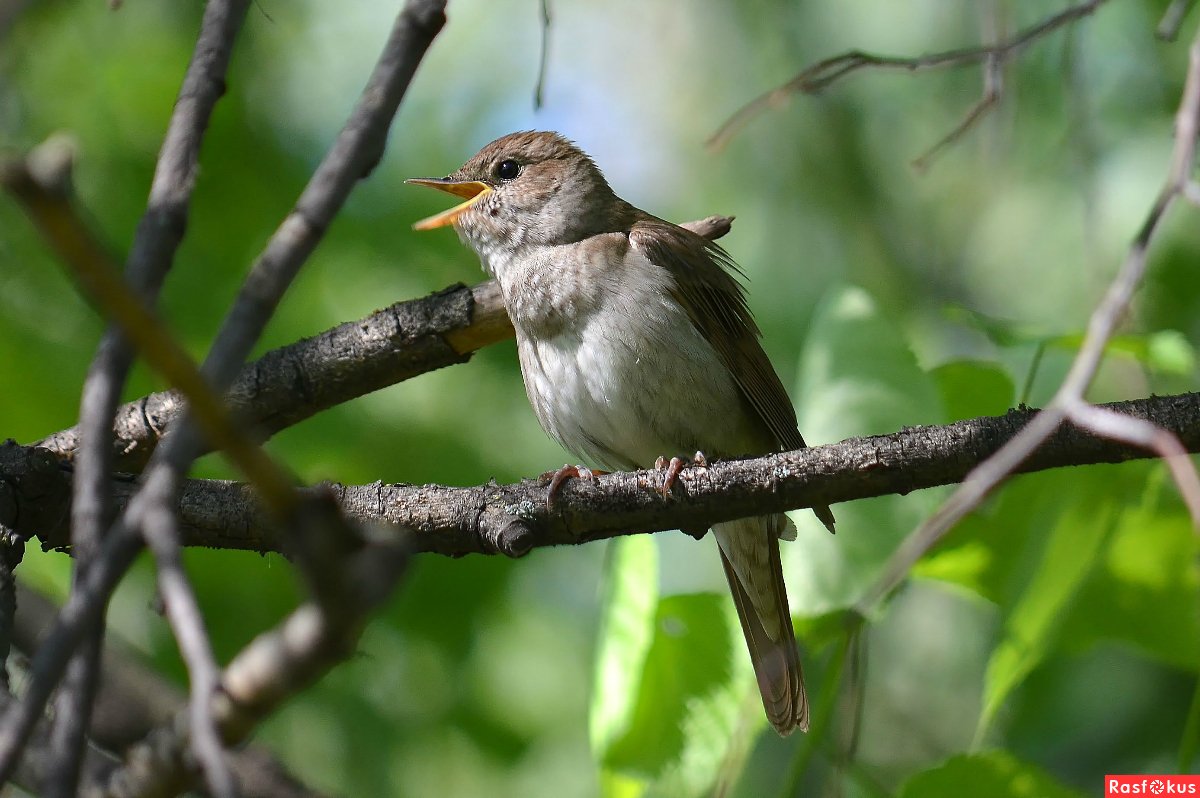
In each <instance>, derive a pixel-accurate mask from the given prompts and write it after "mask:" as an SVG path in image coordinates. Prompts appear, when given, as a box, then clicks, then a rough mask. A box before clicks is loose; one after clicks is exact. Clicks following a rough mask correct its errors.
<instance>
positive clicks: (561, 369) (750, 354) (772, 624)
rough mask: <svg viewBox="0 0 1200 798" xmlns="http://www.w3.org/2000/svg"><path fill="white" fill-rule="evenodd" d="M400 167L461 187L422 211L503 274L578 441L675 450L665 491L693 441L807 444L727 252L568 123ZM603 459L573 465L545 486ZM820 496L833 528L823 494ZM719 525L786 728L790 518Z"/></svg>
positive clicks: (793, 700)
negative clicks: (653, 210) (447, 167)
mask: <svg viewBox="0 0 1200 798" xmlns="http://www.w3.org/2000/svg"><path fill="white" fill-rule="evenodd" d="M407 182H409V183H413V184H416V185H421V186H427V187H430V188H435V189H439V190H441V191H444V192H448V193H450V194H454V195H456V196H458V197H461V198H462V199H463V200H464V201H463V202H461V203H460V204H458V205H457V206H455V207H453V208H451V209H449V210H447V211H444V212H442V213H439V214H436V215H434V216H431V217H429V218H426V219H423V220H421V221H419V222H417V223H416V224H414V225H413V227H414V228H416V229H418V230H430V229H435V228H439V227H446V226H453V228H454V230H455V231H456V232H457V233H458V236H459V238H460V239H461V240H462V241H463V243H465V244H466V245H467V246H468V247H470V248H471V249H473V250H474V251H475V253H476V254H477V255H478V256H479V260H480V262H481V265H482V266H483V269H484V270H485V271H486V272H488V273H489V274H490V275H492V276H493V277H494V278H495V279H496V281H497V282H498V283H499V285H500V289H501V293H502V294H503V297H504V303H505V307H506V308H507V310H508V315H509V317H510V318H511V320H512V324H513V328H514V329H515V330H516V339H517V352H518V355H519V359H520V363H521V375H522V378H523V380H524V383H525V390H526V393H527V395H528V397H529V402H530V404H531V405H532V407H533V411H534V414H535V415H536V416H537V419H538V421H539V422H540V424H541V426H542V428H543V429H544V430H545V431H546V432H547V433H548V434H549V435H550V437H552V438H553V439H554V440H556V441H557V442H558V443H559V444H560V445H561V446H562V447H563V448H564V449H566V450H567V451H568V452H570V453H571V455H572V456H574V457H577V458H581V459H583V460H584V461H586V462H587V463H589V464H590V465H591V466H593V467H596V468H601V469H606V470H609V471H618V470H626V471H627V470H636V469H643V468H651V467H655V468H659V469H662V468H664V467H665V469H666V474H665V477H664V483H663V486H664V495H665V492H666V491H668V490H669V489H670V487H671V485H672V483H673V482H674V479H675V477H676V476H678V474H679V473H680V470H681V469H682V468H683V467H685V466H686V465H687V462H686V461H685V460H684V459H683V456H685V455H687V454H688V453H692V452H694V453H695V455H694V461H695V462H696V463H697V464H703V463H705V462H707V458H718V459H720V458H734V457H744V456H754V455H763V454H767V453H770V452H775V451H787V450H793V449H800V448H802V447H804V446H805V443H804V439H803V438H802V437H801V435H800V432H799V430H798V428H797V421H796V411H795V409H794V408H793V406H792V403H791V400H790V399H789V397H788V394H787V391H786V390H785V389H784V387H783V383H782V382H781V381H780V379H779V376H778V374H776V372H775V370H774V368H773V367H772V366H771V363H770V361H769V360H768V358H767V355H766V353H765V352H764V351H763V348H762V344H761V343H760V338H761V333H760V331H759V329H758V327H757V325H756V324H755V321H754V319H753V317H752V316H751V313H750V309H749V306H748V304H747V296H746V291H745V288H744V286H743V284H742V282H741V281H739V279H738V277H737V276H735V275H740V274H741V272H740V270H739V269H738V267H737V266H736V264H735V263H734V261H733V260H732V258H731V257H730V255H729V254H728V253H727V252H726V251H725V250H724V249H723V248H722V247H720V246H718V245H717V244H716V243H714V242H712V241H709V240H708V239H706V238H704V237H702V236H700V235H697V234H696V233H693V232H691V231H689V230H686V229H684V228H683V227H679V226H678V225H675V224H672V223H670V222H667V221H665V220H663V219H660V218H658V217H656V216H653V215H651V214H649V213H647V212H645V211H643V210H640V209H638V208H636V207H634V206H633V205H631V204H630V203H628V202H626V201H625V200H623V199H621V198H620V197H618V196H617V195H616V194H615V193H614V191H613V189H612V188H611V187H610V186H609V184H608V181H607V180H606V179H605V177H604V175H603V174H602V173H601V171H600V169H599V167H598V166H597V165H596V163H595V162H594V161H593V160H592V159H591V158H590V157H589V156H588V155H587V154H586V153H584V152H583V150H581V149H580V148H579V147H578V146H576V145H575V144H574V143H572V142H571V141H569V140H568V139H567V138H565V137H563V136H562V135H560V134H558V133H553V132H545V131H525V132H518V133H512V134H509V135H506V136H503V137H501V138H498V139H496V140H495V141H493V142H491V143H490V144H487V145H486V146H484V147H483V148H482V149H481V150H480V151H479V152H478V153H477V154H476V155H474V156H473V157H471V158H470V159H469V160H467V161H466V162H465V163H464V164H463V165H462V166H461V167H459V168H458V169H457V170H456V171H454V172H453V173H451V174H450V175H448V176H446V177H441V178H411V179H410V180H408V181H407ZM668 454H669V455H671V460H670V463H669V464H665V456H666V455H668ZM592 474H593V472H592V471H591V470H590V469H589V468H588V467H587V466H570V465H568V466H564V467H563V469H561V470H559V472H558V473H557V474H556V476H555V480H554V481H553V482H552V483H551V487H550V496H551V497H552V496H553V494H554V491H555V489H556V487H557V485H558V484H560V482H561V480H562V479H563V478H566V477H573V476H577V477H583V478H589V477H591V476H592ZM813 510H814V512H815V513H816V515H817V517H818V518H819V519H820V520H821V522H822V523H824V525H825V526H826V527H827V528H828V529H829V531H830V532H832V531H833V530H834V518H833V514H832V512H831V511H830V510H829V508H828V507H815V508H813ZM712 532H713V536H714V537H715V538H716V541H717V544H718V549H719V551H720V556H721V563H722V565H723V567H724V571H725V576H726V579H727V581H728V582H729V588H730V591H731V593H732V595H733V601H734V605H735V607H736V609H737V614H738V618H739V620H740V622H741V626H742V631H743V634H744V635H745V638H746V645H747V647H748V649H749V652H750V658H751V661H752V663H753V666H754V673H755V676H756V681H757V683H758V688H759V691H760V693H761V694H762V701H763V708H764V709H765V711H766V715H767V719H768V720H769V721H770V723H771V725H772V726H774V728H775V729H776V731H778V733H779V734H780V735H783V736H786V735H788V734H790V733H791V732H792V731H794V730H796V729H800V730H802V731H807V730H808V726H809V706H808V699H807V696H806V694H805V689H804V676H803V673H802V671H801V666H800V660H799V652H798V651H797V645H796V638H795V632H794V630H793V628H792V620H791V613H790V610H789V608H788V600H787V592H786V589H785V587H784V581H783V568H782V565H781V562H780V557H779V540H780V539H781V538H784V539H792V538H794V537H795V527H794V526H793V525H792V523H791V521H790V520H789V519H788V518H787V516H786V515H784V514H782V513H770V514H765V515H759V516H753V517H749V518H742V519H738V520H735V521H728V522H722V523H717V524H714V525H713V526H712Z"/></svg>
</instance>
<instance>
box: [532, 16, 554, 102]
mask: <svg viewBox="0 0 1200 798" xmlns="http://www.w3.org/2000/svg"><path fill="white" fill-rule="evenodd" d="M538 2H539V6H540V9H541V25H542V46H541V48H540V50H539V52H538V70H537V83H535V84H534V87H533V110H535V111H538V110H541V107H542V96H543V92H544V91H545V89H546V62H547V61H548V60H549V58H550V0H538Z"/></svg>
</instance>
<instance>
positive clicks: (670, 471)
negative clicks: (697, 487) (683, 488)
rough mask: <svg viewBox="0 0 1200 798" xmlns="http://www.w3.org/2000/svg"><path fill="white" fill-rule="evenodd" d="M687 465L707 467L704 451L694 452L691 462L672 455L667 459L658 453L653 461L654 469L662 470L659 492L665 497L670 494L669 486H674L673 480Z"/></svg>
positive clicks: (675, 479)
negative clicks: (657, 456) (661, 482)
mask: <svg viewBox="0 0 1200 798" xmlns="http://www.w3.org/2000/svg"><path fill="white" fill-rule="evenodd" d="M689 465H694V466H699V467H701V468H708V458H707V457H705V456H704V452H696V454H694V455H693V456H692V459H691V462H688V461H687V460H684V459H683V458H682V457H672V458H671V459H670V460H667V458H666V457H664V456H662V455H659V458H658V459H657V460H655V461H654V469H655V470H656V471H664V472H665V473H664V474H663V484H662V488H661V489H660V490H659V493H661V494H662V497H663V498H664V499H665V498H667V497H668V496H670V495H671V488H673V487H674V486H675V482H676V481H677V480H678V479H679V475H680V474H681V473H683V469H684V468H686V467H687V466H689Z"/></svg>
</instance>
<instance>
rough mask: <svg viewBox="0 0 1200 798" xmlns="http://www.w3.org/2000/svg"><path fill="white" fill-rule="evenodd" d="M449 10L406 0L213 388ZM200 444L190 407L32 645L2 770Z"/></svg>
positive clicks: (5, 717)
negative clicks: (41, 638) (37, 644)
mask: <svg viewBox="0 0 1200 798" xmlns="http://www.w3.org/2000/svg"><path fill="white" fill-rule="evenodd" d="M444 11H445V0H408V2H407V3H406V4H405V6H404V8H403V9H402V10H401V11H400V13H399V15H398V17H397V20H396V23H395V25H394V26H393V29H392V32H391V35H390V36H389V38H388V41H387V43H386V44H385V46H384V48H383V52H382V53H381V55H380V58H379V60H378V62H377V63H376V65H375V68H374V70H373V71H372V73H371V77H370V78H369V79H368V82H367V86H366V88H365V89H364V91H363V93H362V95H361V97H360V98H359V101H358V103H357V104H356V106H355V108H354V110H353V111H352V113H351V115H350V118H349V119H348V120H347V122H346V125H345V126H344V127H343V129H342V131H341V132H340V133H339V135H338V137H337V139H336V140H335V141H334V143H333V145H332V146H331V148H330V150H329V152H328V153H327V154H326V156H325V158H324V159H323V160H322V162H321V164H320V165H319V166H318V167H317V170H316V171H315V173H314V174H313V176H312V178H311V179H310V180H309V182H308V184H307V185H306V186H305V188H304V190H303V191H302V192H301V194H300V197H299V198H298V199H297V201H296V205H295V207H294V208H293V210H292V212H291V213H290V214H289V215H288V217H287V218H286V219H284V221H283V222H282V223H281V225H280V227H279V228H278V229H277V230H276V232H275V234H274V235H272V237H271V239H270V240H269V241H268V243H267V246H266V248H265V249H264V251H263V253H262V254H261V255H260V257H259V258H258V260H257V261H256V262H255V264H254V266H253V267H252V269H251V271H250V274H249V275H248V276H247V279H246V281H245V283H244V284H243V286H242V290H241V291H240V292H239V294H238V297H237V299H236V300H235V302H234V304H233V307H232V308H231V309H230V311H229V313H228V314H227V315H226V317H225V320H224V322H223V323H222V325H221V328H220V330H219V332H218V333H217V336H216V340H215V342H214V343H213V345H212V347H211V348H210V350H209V354H208V357H207V358H206V360H205V368H204V370H205V375H206V376H207V377H208V378H209V380H211V382H212V383H213V385H214V386H215V387H216V389H217V391H219V392H224V391H225V390H226V389H227V388H228V387H229V384H230V383H231V382H232V380H233V378H234V377H235V376H236V374H237V372H238V370H239V369H240V368H241V366H242V365H243V364H244V362H245V358H246V355H247V354H248V352H249V351H250V349H251V348H252V347H253V345H254V343H255V342H256V341H257V340H258V337H259V335H260V334H261V332H262V330H263V329H264V327H265V325H266V323H267V320H268V319H269V318H270V316H271V315H272V313H273V312H274V309H275V308H276V306H277V305H278V303H279V301H280V299H281V298H282V295H283V293H284V292H285V291H286V289H287V287H288V286H289V285H290V284H291V281H292V280H293V279H294V277H295V276H296V274H297V272H298V270H299V268H300V266H301V265H302V264H303V263H304V262H305V260H306V259H307V258H308V256H309V255H310V254H311V253H312V251H313V249H315V247H316V245H317V243H318V242H319V241H320V239H321V237H322V235H323V233H324V231H325V230H326V228H327V227H328V225H329V224H330V223H331V222H332V220H333V217H334V215H335V214H336V213H337V211H338V210H339V209H340V208H341V206H342V205H343V203H344V202H345V200H346V199H347V197H348V196H349V193H350V191H351V190H352V189H353V187H354V185H355V184H356V183H357V181H358V180H360V179H362V178H363V177H365V176H366V175H368V174H370V172H371V171H372V170H373V169H374V167H375V165H376V164H377V163H378V161H379V158H380V157H381V155H382V153H383V150H384V146H385V144H386V141H387V132H388V129H389V128H390V125H391V121H392V119H393V117H394V115H395V112H396V109H397V108H398V106H399V104H400V100H401V99H402V98H403V96H404V94H405V92H406V90H407V88H408V85H409V82H410V81H411V79H412V77H413V75H414V74H415V72H416V69H417V66H418V64H419V63H420V62H421V59H422V58H423V57H424V54H425V51H426V50H427V49H428V47H429V45H430V44H431V43H432V41H433V38H434V37H435V36H436V35H437V33H438V32H439V31H440V30H441V28H442V25H443V24H444V23H445V13H444ZM202 450H203V441H202V438H201V437H200V436H199V434H198V432H197V431H196V429H195V428H194V427H193V426H192V425H191V424H189V423H187V419H186V417H185V418H184V419H183V420H182V421H181V423H180V424H178V425H176V429H175V431H174V434H173V435H172V436H171V438H170V439H169V441H168V443H167V445H166V446H164V447H162V448H161V449H159V450H158V451H157V452H156V459H157V460H158V463H157V464H152V465H151V467H150V468H149V469H148V471H147V476H146V479H145V483H144V486H143V489H142V490H140V491H139V493H138V496H137V497H136V499H135V500H134V501H132V502H130V504H129V506H128V507H127V508H126V513H125V514H124V515H123V517H122V518H121V519H120V520H119V521H118V522H117V523H116V524H115V525H114V526H113V528H112V529H110V530H109V534H108V535H107V539H106V540H105V541H104V545H103V546H102V548H101V551H100V554H99V556H98V557H97V558H96V561H95V562H94V563H93V564H92V565H90V566H89V568H88V573H86V574H84V575H83V577H82V578H81V580H80V582H79V584H78V585H77V589H76V590H75V591H73V593H72V595H71V598H70V599H69V600H68V602H67V604H66V605H64V607H63V609H62V611H61V612H60V614H59V619H58V621H57V622H56V623H55V626H54V628H53V629H52V630H51V631H50V633H49V634H48V635H47V638H46V643H45V644H44V645H43V646H42V647H41V648H40V649H39V651H38V652H37V653H36V654H35V656H34V659H33V664H32V669H31V676H30V680H29V684H28V686H27V688H26V691H25V693H24V694H23V695H22V697H21V699H20V700H19V701H17V702H14V703H13V704H12V705H11V706H10V707H9V708H7V709H6V710H5V711H4V712H3V713H2V714H0V780H3V778H7V776H8V775H9V774H11V772H12V768H14V767H15V765H16V763H17V760H18V759H19V758H20V754H21V751H22V749H23V747H24V745H25V743H26V741H27V737H28V734H29V732H30V730H31V729H32V728H33V725H34V724H35V722H36V721H37V719H38V717H39V716H40V715H41V713H42V709H43V707H44V706H45V703H46V700H47V699H48V697H49V695H50V692H51V690H52V689H53V688H54V686H55V685H57V684H58V682H59V680H60V679H61V677H62V673H63V670H64V668H65V665H66V662H67V659H68V658H69V656H70V655H71V654H72V653H73V652H74V651H75V650H76V647H77V646H78V644H79V641H80V639H81V637H82V636H83V634H84V633H85V631H86V630H87V628H89V626H90V625H91V624H93V623H95V622H96V619H97V618H98V617H99V616H100V613H101V612H102V611H103V608H104V606H105V605H106V603H107V597H108V596H109V595H111V591H112V589H113V588H114V587H115V585H116V583H117V582H118V581H119V580H120V578H121V576H122V575H123V574H124V573H125V571H126V569H127V568H128V567H129V564H130V563H131V562H132V560H133V557H134V556H135V555H136V552H137V550H138V548H139V545H138V539H139V535H140V533H141V531H142V522H143V520H144V517H145V514H146V513H147V511H149V510H151V509H153V508H154V507H156V506H161V505H163V504H164V503H166V502H169V501H171V500H173V498H174V493H173V491H174V488H175V486H176V484H177V480H178V478H179V475H180V474H181V473H182V472H183V471H184V469H186V467H187V466H188V465H189V464H190V463H191V462H192V460H194V459H195V457H196V456H197V455H198V454H199V453H200V452H201V451H202Z"/></svg>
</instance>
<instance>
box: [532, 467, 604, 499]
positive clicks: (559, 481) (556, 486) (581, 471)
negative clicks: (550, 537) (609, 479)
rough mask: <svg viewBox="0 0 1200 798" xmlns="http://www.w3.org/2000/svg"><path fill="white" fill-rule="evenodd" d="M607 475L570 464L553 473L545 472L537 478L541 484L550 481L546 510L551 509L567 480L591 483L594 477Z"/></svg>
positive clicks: (597, 470) (547, 490)
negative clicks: (575, 479)
mask: <svg viewBox="0 0 1200 798" xmlns="http://www.w3.org/2000/svg"><path fill="white" fill-rule="evenodd" d="M607 473H608V472H607V471H601V470H599V469H591V468H588V467H587V466H582V465H571V464H570V463H567V464H566V465H564V466H563V467H562V468H559V469H556V470H554V471H547V472H546V473H544V474H542V475H541V476H540V477H539V479H540V480H541V481H542V482H545V481H546V480H550V487H549V488H547V489H546V509H547V510H550V509H553V507H554V499H555V497H556V496H558V492H559V491H560V490H562V486H563V483H564V482H566V481H567V480H568V479H571V478H572V477H576V478H578V479H585V480H587V481H588V482H591V481H592V480H594V479H595V478H596V477H598V476H601V475H603V474H607Z"/></svg>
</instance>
